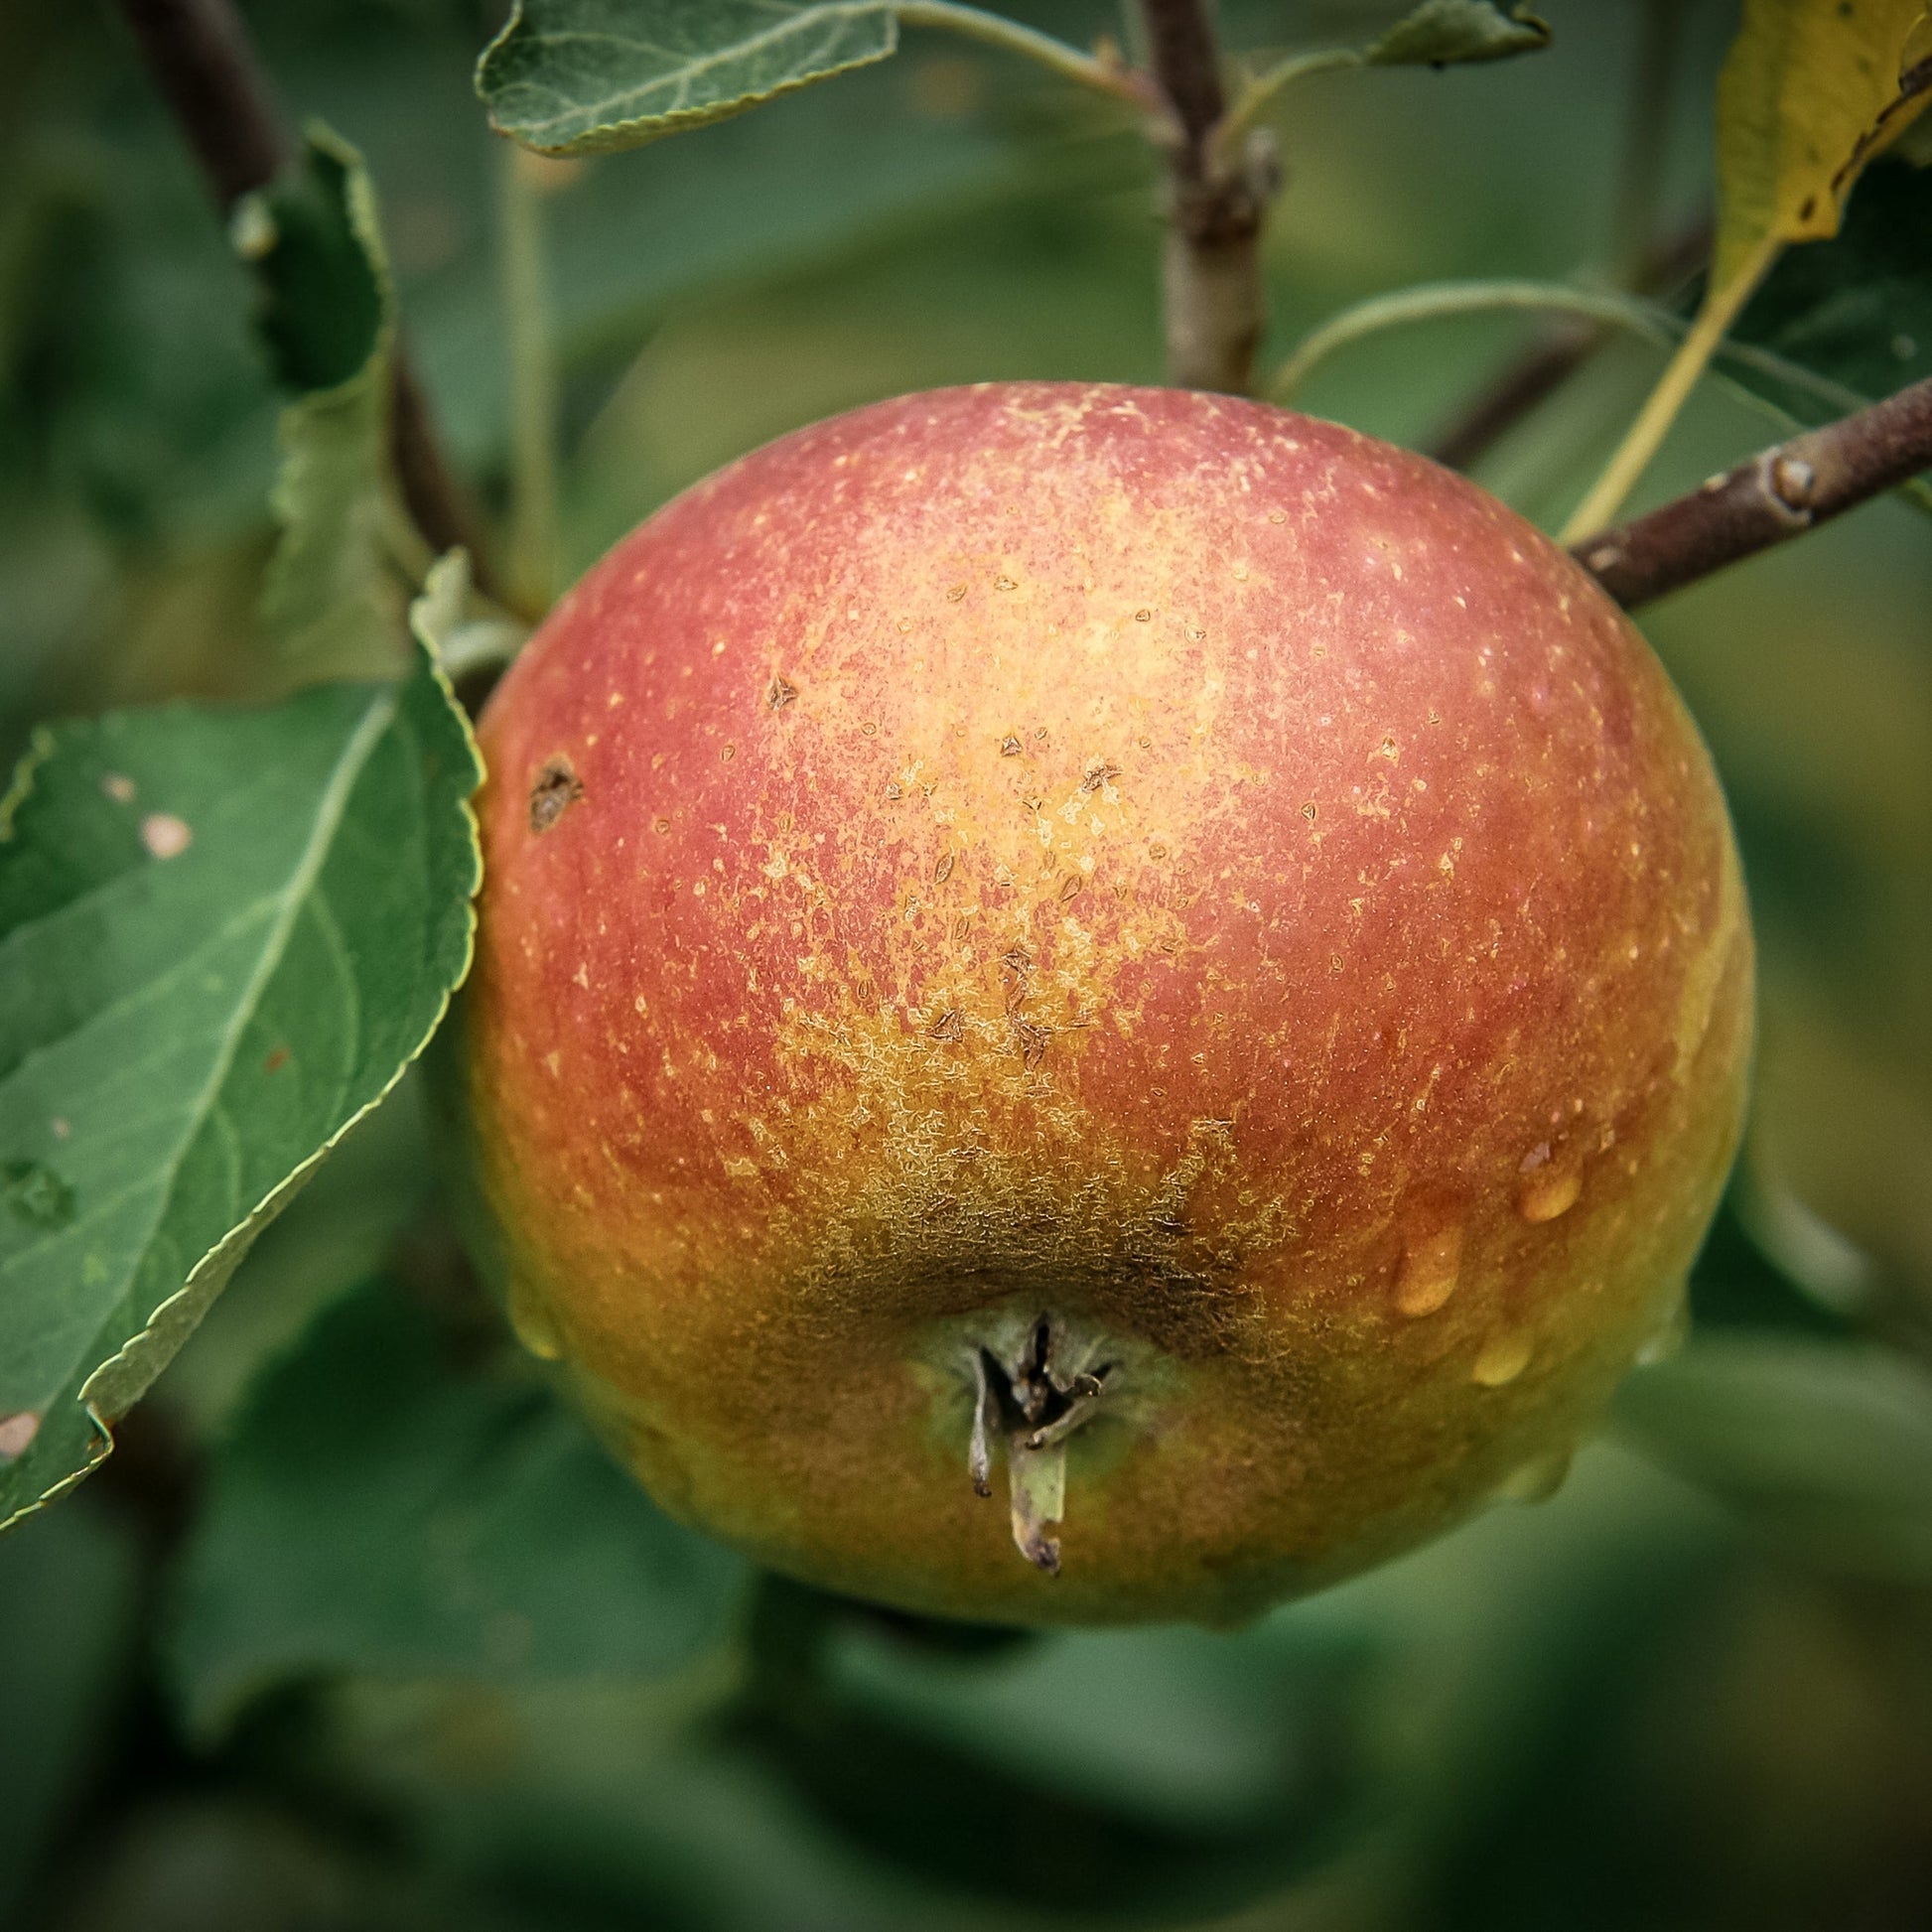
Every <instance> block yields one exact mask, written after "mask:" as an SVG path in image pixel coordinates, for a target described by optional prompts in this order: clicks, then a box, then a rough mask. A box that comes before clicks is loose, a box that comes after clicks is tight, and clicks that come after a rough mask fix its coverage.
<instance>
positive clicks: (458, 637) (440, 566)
mask: <svg viewBox="0 0 1932 1932" xmlns="http://www.w3.org/2000/svg"><path fill="white" fill-rule="evenodd" d="M409 621H410V625H411V627H412V628H413V629H414V630H415V632H416V636H417V638H418V639H419V641H420V642H421V643H422V644H423V645H424V646H425V648H427V649H428V650H431V651H433V652H434V653H435V655H436V660H437V662H438V663H439V664H441V665H442V666H443V671H444V675H445V676H447V677H448V678H449V679H450V680H451V681H452V682H455V681H456V680H458V679H460V678H463V677H467V676H469V675H470V674H471V673H472V672H473V671H485V670H494V669H497V668H500V667H501V666H502V665H504V664H507V663H508V662H509V661H510V659H511V658H512V657H514V656H515V655H516V653H517V652H518V650H520V649H521V648H522V645H523V640H524V638H525V637H527V636H528V635H529V626H528V625H527V624H523V623H519V622H517V621H516V620H515V619H514V618H512V617H510V616H509V615H508V613H506V612H505V611H503V610H502V609H501V608H500V607H499V606H497V605H495V604H492V603H491V602H490V601H489V599H488V598H486V597H484V596H483V594H482V593H481V592H480V591H478V590H477V589H476V587H475V586H474V585H473V584H472V582H471V578H470V559H469V556H468V555H467V553H465V552H464V551H462V550H452V551H450V552H449V553H448V555H446V556H442V557H439V558H437V560H436V562H435V563H433V564H432V565H431V566H430V568H429V575H428V576H427V577H425V578H424V580H423V594H422V596H421V597H419V598H417V599H416V601H415V602H414V603H413V604H412V605H411V606H410V609H409Z"/></svg>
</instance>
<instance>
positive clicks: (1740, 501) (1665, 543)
mask: <svg viewBox="0 0 1932 1932" xmlns="http://www.w3.org/2000/svg"><path fill="white" fill-rule="evenodd" d="M1927 469H1932V376H1927V377H1926V378H1925V380H1924V381H1922V382H1915V383H1913V384H1912V385H1911V387H1910V388H1907V389H1901V390H1900V391H1899V392H1898V393H1897V395H1895V396H1892V397H1890V398H1888V399H1887V400H1886V401H1884V402H1879V403H1873V404H1872V405H1871V407H1870V408H1868V409H1861V410H1859V411H1858V412H1857V413H1856V414H1854V415H1851V416H1846V417H1844V418H1842V419H1841V420H1840V421H1838V422H1836V423H1828V424H1827V425H1826V426H1825V427H1824V428H1823V429H1814V430H1807V431H1806V432H1805V433H1804V434H1803V435H1802V436H1794V437H1793V438H1791V440H1790V441H1789V442H1788V443H1780V444H1778V445H1777V446H1776V447H1775V448H1773V449H1769V450H1760V451H1759V452H1758V454H1757V455H1756V456H1754V457H1751V458H1749V459H1748V460H1747V461H1745V462H1743V463H1740V464H1738V466H1737V467H1736V468H1735V469H1734V470H1731V471H1729V472H1727V473H1726V474H1725V475H1724V476H1720V477H1713V478H1712V479H1711V480H1710V481H1709V482H1708V483H1704V484H1703V485H1702V486H1701V487H1700V488H1697V489H1694V490H1692V491H1691V492H1690V494H1688V495H1686V496H1680V497H1678V498H1677V500H1676V501H1675V502H1670V503H1666V504H1664V505H1663V507H1662V508H1660V509H1654V510H1652V511H1651V512H1650V514H1649V515H1648V516H1641V517H1638V518H1637V519H1636V521H1634V522H1632V523H1626V524H1624V525H1623V526H1622V527H1621V528H1620V529H1615V530H1608V531H1604V532H1602V533H1601V534H1599V535H1596V536H1592V537H1588V538H1587V539H1586V540H1585V541H1584V542H1582V543H1580V544H1578V545H1577V546H1576V548H1575V549H1574V550H1573V551H1572V552H1571V555H1572V556H1574V557H1575V558H1576V559H1577V561H1578V562H1579V563H1581V564H1582V565H1583V566H1584V568H1585V569H1586V570H1587V571H1589V572H1590V573H1591V574H1592V575H1593V576H1594V577H1595V578H1596V580H1597V582H1598V583H1600V584H1601V585H1602V586H1603V588H1604V589H1605V590H1606V591H1608V592H1609V594H1610V595H1611V596H1612V597H1613V598H1615V599H1616V601H1617V602H1618V603H1619V604H1620V605H1622V606H1623V607H1624V609H1625V610H1633V609H1635V607H1636V606H1638V605H1639V604H1648V603H1649V602H1650V601H1651V600H1652V599H1653V598H1659V597H1662V596H1663V595H1664V594H1665V593H1666V592H1667V591H1674V590H1677V589H1678V588H1679V587H1680V586H1682V585H1685V584H1689V583H1693V582H1695V581H1696V580H1697V579H1698V578H1700V577H1709V576H1710V575H1711V574H1712V573H1713V572H1714V571H1719V570H1723V569H1724V568H1725V565H1727V564H1733V563H1737V562H1738V561H1740V560H1741V559H1743V558H1745V557H1753V556H1755V555H1756V554H1757V553H1758V552H1759V551H1760V550H1768V549H1769V548H1770V547H1771V546H1772V545H1773V544H1778V543H1784V542H1787V541H1788V540H1789V539H1790V538H1792V537H1795V536H1799V535H1802V534H1803V533H1804V532H1805V531H1806V530H1812V529H1816V528H1817V527H1818V525H1819V524H1821V523H1827V522H1829V521H1830V520H1831V519H1832V518H1833V517H1835V516H1839V515H1842V514H1843V513H1844V512H1845V511H1846V510H1849V509H1856V508H1857V507H1858V505H1859V504H1861V503H1863V502H1864V501H1865V500H1866V499H1867V498H1869V497H1872V496H1876V495H1878V494H1879V493H1880V492H1881V491H1883V490H1887V489H1893V488H1896V487H1897V485H1898V484H1900V483H1906V482H1909V481H1910V479H1911V478H1913V477H1915V476H1917V475H1918V474H1919V473H1920V472H1921V471H1923V470H1927Z"/></svg>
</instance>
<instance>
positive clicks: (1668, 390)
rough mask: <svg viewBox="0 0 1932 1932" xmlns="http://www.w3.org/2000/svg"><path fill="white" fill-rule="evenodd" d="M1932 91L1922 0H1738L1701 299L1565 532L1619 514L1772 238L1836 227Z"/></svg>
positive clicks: (1930, 37) (1812, 237)
mask: <svg viewBox="0 0 1932 1932" xmlns="http://www.w3.org/2000/svg"><path fill="white" fill-rule="evenodd" d="M1929 101H1932V9H1928V7H1927V4H1926V0H1744V17H1743V20H1742V22H1741V24H1740V25H1739V26H1738V29H1737V37H1736V39H1735V40H1733V41H1732V42H1731V44H1730V52H1729V53H1728V54H1727V55H1725V65H1724V71H1723V72H1722V73H1721V74H1720V75H1719V76H1718V245H1717V253H1716V259H1715V260H1714V261H1713V263H1712V268H1711V280H1710V283H1709V284H1708V286H1707V287H1706V289H1705V292H1704V306H1703V308H1702V309H1700V310H1699V312H1698V318H1697V321H1696V322H1695V323H1694V324H1693V325H1692V328H1691V333H1690V334H1689V335H1688V336H1686V337H1685V338H1684V341H1683V343H1682V345H1680V346H1679V348H1678V351H1677V353H1676V354H1675V355H1674V356H1672V357H1671V361H1670V366H1669V367H1668V368H1666V369H1665V371H1664V373H1663V376H1662V377H1661V379H1660V380H1659V381H1658V384H1657V386H1656V388H1655V389H1653V390H1652V391H1651V393H1650V397H1649V399H1648V400H1647V401H1646V402H1645V404H1644V406H1643V408H1642V409H1641V410H1640V411H1639V412H1638V414H1637V418H1636V420H1635V421H1634V422H1633V423H1632V424H1631V425H1630V428H1629V430H1628V432H1627V433H1626V435H1625V436H1624V439H1623V441H1622V443H1621V444H1620V445H1619V446H1618V449H1617V452H1616V454H1615V455H1614V456H1613V457H1611V458H1610V461H1609V464H1608V466H1607V467H1606V468H1605V470H1604V472H1603V474H1602V476H1600V477H1599V478H1598V479H1597V480H1596V482H1595V483H1594V484H1593V485H1592V486H1591V488H1590V490H1589V493H1588V494H1587V496H1586V497H1585V498H1584V500H1583V501H1582V502H1581V503H1580V504H1578V506H1577V508H1576V509H1575V510H1574V511H1573V512H1572V514H1571V517H1570V521H1569V522H1568V523H1566V524H1565V525H1564V527H1563V533H1562V535H1563V541H1564V542H1565V543H1578V542H1581V541H1582V540H1583V539H1584V538H1585V537H1587V536H1590V535H1592V534H1593V533H1594V532H1596V531H1597V530H1600V529H1602V528H1604V527H1605V526H1606V525H1607V524H1608V523H1609V521H1610V519H1611V518H1612V517H1614V516H1615V514H1616V512H1617V510H1618V509H1619V508H1620V507H1621V505H1622V502H1623V499H1624V497H1626V496H1627V495H1628V494H1629V493H1630V490H1631V488H1632V486H1633V485H1634V484H1635V483H1636V481H1637V479H1638V478H1639V477H1640V476H1642V474H1643V472H1644V470H1645V468H1646V467H1647V466H1648V464H1649V462H1650V459H1651V458H1652V457H1653V456H1655V455H1656V453H1657V448H1658V445H1659V444H1661V443H1662V442H1663V440H1664V437H1665V435H1666V434H1667V433H1668V432H1669V429H1670V426H1671V424H1672V423H1673V422H1674V421H1676V419H1677V412H1678V411H1679V410H1680V409H1681V408H1683V406H1684V402H1685V399H1686V398H1687V397H1688V396H1689V395H1690V393H1691V391H1692V389H1693V388H1694V387H1695V386H1696V384H1697V379H1698V377H1699V376H1700V375H1702V374H1703V372H1704V369H1705V365H1706V364H1707V363H1708V362H1709V361H1710V359H1711V357H1712V355H1713V353H1714V352H1715V351H1716V349H1717V346H1718V345H1719V344H1720V343H1721V342H1722V341H1723V340H1724V336H1725V330H1727V329H1728V328H1729V327H1730V325H1731V324H1732V322H1734V321H1735V320H1736V318H1737V316H1738V314H1739V312H1740V311H1741V310H1742V309H1743V306H1744V304H1745V303H1746V302H1747V301H1749V300H1750V296H1751V291H1752V290H1753V289H1755V288H1756V287H1757V285H1758V283H1760V282H1761V281H1762V280H1763V279H1764V277H1765V274H1766V273H1767V272H1768V270H1769V269H1770V266H1771V264H1772V263H1773V262H1774V261H1776V260H1777V258H1778V251H1779V250H1780V249H1781V248H1783V246H1784V245H1785V244H1786V243H1787V242H1791V241H1820V240H1824V239H1826V238H1827V237H1829V236H1831V235H1835V234H1836V233H1837V232H1838V224H1839V220H1840V217H1841V216H1842V215H1843V213H1844V211H1845V201H1846V197H1847V196H1849V195H1850V194H1851V192H1852V185H1853V183H1854V182H1856V181H1857V180H1858V178H1859V175H1860V173H1861V172H1862V170H1863V167H1864V165H1865V163H1866V162H1867V161H1869V160H1870V159H1871V158H1872V156H1873V155H1876V154H1880V153H1882V152H1883V151H1884V149H1885V148H1886V147H1888V146H1889V145H1890V144H1891V143H1892V142H1893V141H1895V140H1896V139H1897V138H1898V136H1899V135H1901V134H1902V133H1904V131H1905V129H1906V128H1907V127H1908V126H1909V125H1910V124H1911V122H1912V121H1913V120H1914V119H1915V118H1916V117H1917V115H1918V114H1919V112H1920V110H1921V109H1923V108H1924V107H1925V106H1926V104H1927V103H1928V102H1929Z"/></svg>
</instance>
